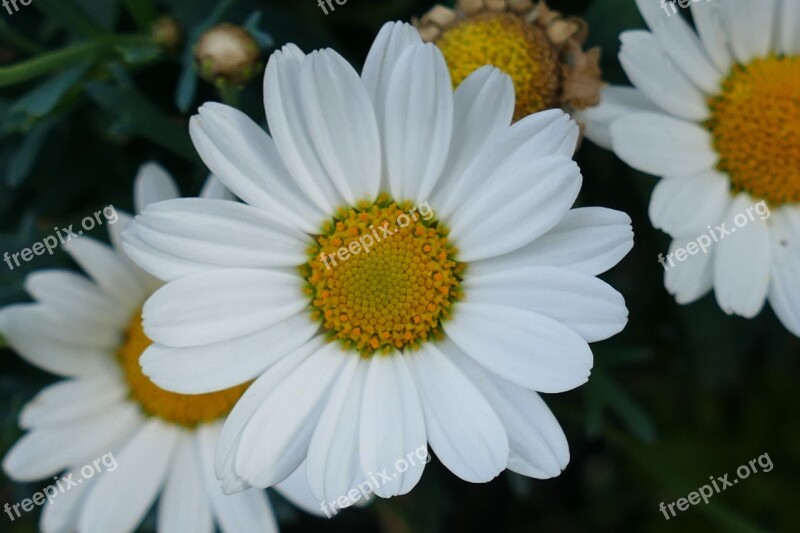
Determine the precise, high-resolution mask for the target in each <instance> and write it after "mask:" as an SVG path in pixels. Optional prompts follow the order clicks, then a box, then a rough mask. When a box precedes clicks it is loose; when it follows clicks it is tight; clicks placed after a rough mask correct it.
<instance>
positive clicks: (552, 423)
mask: <svg viewBox="0 0 800 533" xmlns="http://www.w3.org/2000/svg"><path fill="white" fill-rule="evenodd" d="M441 349H442V351H443V352H444V353H445V354H446V355H447V356H448V357H449V358H450V359H451V360H452V361H453V362H454V363H455V364H456V365H457V366H458V367H459V368H460V369H461V370H462V371H463V372H464V374H465V375H466V376H467V377H468V378H469V379H470V380H471V381H472V382H473V383H474V384H475V386H476V387H477V388H478V390H480V391H481V394H483V396H484V397H485V398H486V399H487V400H488V401H489V404H491V406H492V407H493V408H494V411H495V412H496V413H497V416H499V417H500V420H501V421H502V422H503V425H504V426H505V430H506V432H507V433H508V442H509V446H510V449H511V451H510V456H509V459H508V469H509V470H512V471H514V472H517V473H519V474H522V475H524V476H530V477H534V478H538V479H547V478H551V477H555V476H557V475H559V474H560V473H561V472H562V471H563V470H564V468H566V466H567V463H569V444H568V443H567V437H566V436H565V435H564V431H563V430H562V429H561V426H560V425H559V424H558V421H557V420H556V417H555V416H553V413H552V412H551V411H550V409H549V408H548V407H547V405H546V404H545V403H544V401H543V400H542V398H541V397H540V396H539V395H538V394H536V393H535V392H533V391H531V390H528V389H524V388H522V387H520V386H518V385H515V384H513V383H511V382H509V381H506V380H505V379H502V378H499V377H497V376H495V375H494V374H492V373H491V372H486V370H484V369H483V368H481V367H480V366H479V365H477V364H476V363H475V362H473V361H472V360H471V359H470V358H469V357H468V356H467V355H466V354H464V353H463V352H462V351H461V350H460V349H458V347H457V346H456V345H455V344H453V343H452V341H449V340H448V341H445V342H444V343H443V344H442V348H441Z"/></svg>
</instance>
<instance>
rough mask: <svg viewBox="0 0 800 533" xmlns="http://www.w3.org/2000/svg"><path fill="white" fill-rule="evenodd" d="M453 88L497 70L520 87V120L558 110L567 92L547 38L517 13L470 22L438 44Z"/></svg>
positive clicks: (454, 28)
mask: <svg viewBox="0 0 800 533" xmlns="http://www.w3.org/2000/svg"><path fill="white" fill-rule="evenodd" d="M436 45H437V46H438V47H439V49H440V50H441V51H442V54H443V55H444V58H445V61H446V62H447V66H448V68H449V70H450V76H451V78H452V79H453V85H454V86H455V87H457V86H458V85H459V84H460V83H461V82H462V81H464V79H465V78H466V77H467V76H469V75H470V74H472V73H473V72H474V71H475V70H477V69H478V68H480V67H483V66H485V65H492V66H495V67H497V68H499V69H500V70H502V71H503V72H505V73H506V74H508V75H509V76H511V79H512V80H513V81H514V89H515V91H516V96H517V101H516V110H515V113H514V120H519V119H521V118H523V117H526V116H528V115H530V114H532V113H535V112H537V111H542V110H544V109H550V108H553V107H557V105H558V94H559V91H560V87H561V69H560V65H559V62H558V54H557V52H556V51H555V49H554V48H553V46H552V44H551V43H550V40H549V39H548V37H547V35H546V34H545V32H544V31H543V30H542V29H541V28H538V27H537V26H534V25H533V24H531V23H528V22H526V21H525V20H523V19H522V18H520V17H519V16H517V15H514V14H511V13H490V14H482V15H477V16H475V17H469V18H466V19H464V20H462V21H460V22H458V23H456V24H455V25H454V26H452V27H450V28H447V29H446V30H445V31H444V32H442V34H441V35H440V36H439V38H438V39H437V40H436Z"/></svg>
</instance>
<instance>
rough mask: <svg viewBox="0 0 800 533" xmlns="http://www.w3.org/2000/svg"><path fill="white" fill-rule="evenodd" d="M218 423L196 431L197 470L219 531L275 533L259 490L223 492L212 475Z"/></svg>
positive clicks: (265, 500) (263, 492) (275, 527)
mask: <svg viewBox="0 0 800 533" xmlns="http://www.w3.org/2000/svg"><path fill="white" fill-rule="evenodd" d="M219 436H220V424H218V423H216V424H205V425H203V426H200V428H198V430H197V435H196V440H195V443H196V445H197V448H198V455H199V460H200V464H199V469H200V474H201V476H202V478H203V486H204V487H205V493H206V497H207V498H208V501H209V503H210V504H211V510H212V511H213V514H214V518H215V519H216V521H217V523H218V524H219V528H220V530H221V531H222V533H239V532H245V533H251V532H252V533H278V523H277V521H276V520H275V515H274V514H273V513H272V507H271V506H270V504H269V500H268V499H267V493H266V492H265V491H263V490H256V489H252V490H247V491H244V492H240V493H238V494H228V495H226V494H225V493H224V492H223V491H222V487H221V486H220V482H219V480H218V479H217V477H216V476H215V475H214V468H213V464H214V453H215V448H216V446H217V442H218V440H219Z"/></svg>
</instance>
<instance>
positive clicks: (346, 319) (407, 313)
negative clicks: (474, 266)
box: [302, 196, 463, 356]
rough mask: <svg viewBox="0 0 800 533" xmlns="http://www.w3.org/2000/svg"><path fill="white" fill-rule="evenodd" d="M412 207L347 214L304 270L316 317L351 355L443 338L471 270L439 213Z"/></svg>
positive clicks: (381, 205)
mask: <svg viewBox="0 0 800 533" xmlns="http://www.w3.org/2000/svg"><path fill="white" fill-rule="evenodd" d="M422 205H426V204H422ZM412 207H413V206H412V204H411V203H410V202H404V203H397V202H394V201H392V200H391V199H389V198H388V197H384V196H382V197H381V198H379V199H378V201H377V202H375V203H374V204H372V203H362V204H359V205H358V206H357V207H352V208H343V209H340V210H339V213H338V215H337V216H336V217H335V218H333V219H332V220H330V221H328V222H326V223H325V224H324V225H323V228H322V232H321V235H320V236H318V237H317V238H316V239H315V244H314V246H313V247H312V248H311V250H310V253H311V259H310V260H309V262H308V263H307V264H306V265H305V266H304V267H303V268H302V271H303V275H304V277H305V279H306V280H307V281H308V287H307V289H306V290H307V294H308V296H309V297H310V298H311V302H312V309H313V311H312V315H313V318H314V319H315V320H319V321H320V322H321V323H322V326H323V328H324V329H325V330H326V332H327V333H328V336H329V339H330V340H338V341H340V342H341V343H342V344H343V346H344V347H345V349H352V350H356V351H358V352H360V353H361V354H362V355H364V356H369V355H372V354H374V353H375V352H377V351H381V352H383V353H388V352H390V351H391V350H393V349H398V350H402V349H404V348H409V349H413V348H416V347H418V346H419V344H420V343H422V342H425V341H428V340H434V339H437V338H439V337H441V334H442V329H441V323H442V321H444V320H446V319H447V318H448V316H449V315H450V310H451V306H452V305H453V302H454V301H455V300H457V299H458V296H459V284H460V281H461V273H462V272H463V265H462V264H460V263H458V262H457V261H456V260H455V259H454V255H455V253H456V250H455V249H454V248H453V247H452V246H451V245H450V244H449V242H448V240H447V229H446V228H444V227H443V226H442V225H441V223H439V222H438V221H437V220H436V219H435V217H434V216H433V211H432V210H430V209H424V210H421V211H420V210H416V209H413V208H412ZM426 218H427V219H428V220H425V219H426Z"/></svg>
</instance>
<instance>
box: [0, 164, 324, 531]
mask: <svg viewBox="0 0 800 533" xmlns="http://www.w3.org/2000/svg"><path fill="white" fill-rule="evenodd" d="M203 194H204V195H205V197H207V198H223V197H228V198H230V196H229V194H230V193H228V191H227V190H226V189H225V188H224V187H223V186H222V185H221V184H220V183H219V182H218V181H217V180H216V179H214V178H211V179H210V180H209V182H208V183H207V185H206V187H205V188H204V191H203ZM177 196H178V190H177V188H176V186H175V184H174V182H173V181H172V179H171V178H170V177H169V176H168V175H167V174H166V172H165V171H164V170H163V169H161V168H160V167H158V166H156V165H154V164H148V165H145V166H143V167H142V170H141V171H140V173H139V175H138V176H137V180H136V185H135V203H136V208H137V210H141V209H143V208H144V207H145V206H146V205H147V204H149V203H151V202H157V201H161V200H167V199H171V198H176V197H177ZM208 201H212V200H208ZM216 201H221V200H216ZM118 215H119V219H118V220H117V222H116V223H115V224H112V225H109V232H110V235H111V240H112V243H113V245H114V247H113V248H112V247H110V246H107V245H105V244H101V243H99V242H97V241H94V240H91V239H89V238H87V237H81V238H79V239H76V240H72V241H69V242H68V243H67V244H66V248H67V251H68V252H69V253H70V254H71V255H72V257H73V259H74V260H75V262H77V263H78V264H79V265H80V266H81V267H83V269H84V270H85V271H86V272H87V273H88V274H89V276H90V277H91V279H87V278H85V277H84V276H81V275H78V274H75V273H73V272H70V271H60V270H48V271H42V272H37V273H34V274H31V275H30V276H28V278H27V279H26V289H27V290H28V292H29V293H30V295H31V296H32V297H33V298H34V299H35V300H36V303H34V304H20V305H12V306H8V307H6V308H4V309H2V310H0V332H2V334H3V335H4V336H5V337H6V339H7V340H8V342H9V344H10V345H11V346H12V347H13V348H14V350H16V351H17V352H18V353H19V354H20V355H21V356H22V357H23V358H24V359H25V360H26V361H28V362H30V363H32V364H34V365H36V366H38V367H40V368H42V369H44V370H46V371H48V372H52V373H54V374H58V375H60V376H63V377H66V378H68V379H65V380H63V381H59V382H57V383H55V384H54V385H51V386H48V387H46V388H45V389H44V390H42V391H41V392H40V393H39V394H38V395H37V396H36V397H35V398H34V399H33V400H32V401H31V402H30V403H28V404H27V405H26V406H25V407H24V409H23V410H22V413H21V416H20V425H21V426H22V427H23V428H24V429H26V430H28V433H27V434H26V435H25V436H23V437H22V438H21V439H20V440H19V441H18V442H17V443H16V444H15V445H14V446H13V447H12V449H11V450H10V451H9V452H8V454H7V455H6V457H5V459H4V461H3V468H4V470H5V471H6V473H7V474H8V475H9V476H10V477H11V478H13V479H15V480H17V481H35V480H39V479H43V478H47V477H53V476H54V475H56V474H58V473H60V472H64V471H68V472H79V470H78V469H80V467H81V466H83V465H86V464H90V462H91V461H92V460H94V459H97V458H99V457H101V456H103V455H104V454H107V453H112V454H113V456H114V457H115V460H116V462H117V467H116V468H115V469H114V470H113V471H105V472H101V473H98V474H96V475H95V476H93V477H91V478H87V479H82V478H80V476H79V475H78V474H77V473H76V474H75V478H76V479H81V480H82V481H83V482H82V483H81V484H79V485H77V486H73V487H72V488H70V489H69V490H68V491H66V492H64V493H63V494H59V495H57V496H56V497H55V498H54V499H53V501H52V503H51V504H49V505H45V508H44V511H43V513H42V518H41V528H42V530H43V531H48V532H58V531H75V530H77V531H81V532H87V533H88V532H100V533H111V532H126V531H133V530H134V529H135V528H136V527H137V525H138V524H139V523H140V522H141V520H142V519H143V517H144V516H145V514H146V513H147V511H148V509H149V508H150V507H151V505H152V504H153V502H154V501H155V499H156V498H157V497H159V495H160V499H159V504H158V516H157V524H158V530H159V531H163V532H169V533H174V532H181V531H186V532H192V533H195V532H203V531H208V532H211V531H214V524H217V525H218V526H219V528H220V529H221V530H222V531H226V532H228V531H229V532H236V533H239V532H242V531H252V532H265V531H277V525H276V522H275V518H274V516H273V513H272V510H271V508H270V505H269V502H268V500H267V496H266V493H264V492H263V491H256V490H253V491H248V492H242V493H240V494H236V495H233V496H225V495H224V493H223V492H222V490H221V487H220V483H219V481H218V480H217V478H216V476H215V475H214V471H213V460H214V458H213V453H214V448H215V446H216V442H217V440H218V437H219V433H220V429H221V427H222V420H223V418H224V417H225V415H226V414H227V413H228V412H229V411H230V409H231V408H232V407H233V405H234V404H235V403H236V401H237V400H238V399H239V397H240V396H241V394H242V393H243V392H244V390H245V389H246V388H247V384H246V383H244V384H241V385H239V386H237V387H234V388H229V389H226V390H224V391H219V392H215V393H212V394H205V395H199V396H186V395H181V394H175V393H172V392H167V391H165V390H162V389H160V388H158V387H157V386H156V385H154V384H153V383H152V382H151V381H150V380H149V379H148V378H146V377H145V376H144V375H143V374H142V373H141V368H140V366H139V362H138V360H139V356H140V354H141V353H142V352H143V351H144V349H145V348H146V347H147V345H148V344H149V343H150V341H149V340H148V339H147V337H146V336H145V335H144V332H143V331H142V326H141V307H142V304H143V303H144V301H145V300H146V299H147V297H148V296H149V295H150V294H151V293H152V292H153V291H154V290H156V289H157V288H158V287H159V286H160V285H161V282H159V281H158V280H156V279H155V278H153V277H151V276H149V275H148V274H146V273H145V272H143V271H142V270H140V269H139V268H138V267H136V266H135V265H134V264H133V263H132V262H131V261H130V260H129V259H128V258H127V257H126V256H125V254H124V252H123V251H122V248H121V242H120V236H119V232H120V231H121V230H122V228H123V227H124V226H125V225H126V223H128V222H129V221H130V219H131V217H130V216H129V215H126V214H125V213H121V212H118ZM304 476H305V472H304V471H303V470H302V469H299V470H298V472H297V473H296V474H295V475H293V476H292V477H291V478H290V479H289V480H287V482H286V483H285V484H282V485H281V486H279V487H278V489H279V490H282V493H283V494H285V495H286V496H287V497H288V498H289V499H290V500H291V501H293V502H295V503H298V504H299V505H301V506H303V507H304V508H306V509H307V510H310V511H312V512H316V513H319V509H318V507H317V506H316V505H310V504H309V502H311V504H315V501H314V499H313V496H312V495H311V493H310V491H309V490H308V485H307V484H305V482H304Z"/></svg>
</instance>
